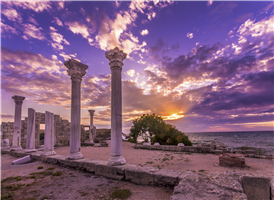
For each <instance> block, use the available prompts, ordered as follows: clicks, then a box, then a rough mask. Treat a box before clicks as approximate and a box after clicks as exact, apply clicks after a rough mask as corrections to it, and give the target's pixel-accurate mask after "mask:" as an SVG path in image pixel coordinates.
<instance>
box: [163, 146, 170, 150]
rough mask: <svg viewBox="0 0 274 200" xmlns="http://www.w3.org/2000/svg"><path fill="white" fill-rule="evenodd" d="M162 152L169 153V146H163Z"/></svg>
mask: <svg viewBox="0 0 274 200" xmlns="http://www.w3.org/2000/svg"><path fill="white" fill-rule="evenodd" d="M162 150H163V151H169V150H170V146H168V145H163V146H162Z"/></svg>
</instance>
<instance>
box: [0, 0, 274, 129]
mask: <svg viewBox="0 0 274 200" xmlns="http://www.w3.org/2000/svg"><path fill="white" fill-rule="evenodd" d="M273 24H274V15H273V2H272V1H266V2H261V1H249V2H247V1H245V2H220V1H213V2H212V1H209V2H206V1H196V2H185V1H175V2H170V1H167V2H164V1H154V2H153V1H148V2H141V1H138V2H137V1H132V2H130V1H126V2H121V1H118V2H115V1H103V2H102V1H101V2H96V1H84V2H78V1H77V2H76V1H72V2H70V1H60V2H57V1H40V2H35V1H30V2H19V1H14V2H7V1H6V2H5V1H1V95H2V96H1V102H2V103H1V104H2V105H1V119H2V121H13V115H14V102H13V100H12V99H11V97H12V96H13V95H21V96H24V97H26V99H25V101H24V103H23V113H22V115H23V117H26V116H27V110H28V108H33V109H35V110H36V111H37V112H45V111H50V112H53V113H55V114H59V115H61V117H62V118H64V119H69V120H70V98H71V80H70V77H69V76H68V74H67V72H66V70H67V69H66V67H65V66H64V65H63V63H64V61H66V60H68V59H70V58H73V59H77V60H79V61H80V62H82V63H83V64H86V65H88V66H89V68H88V69H87V74H86V76H84V77H83V81H82V97H81V104H82V107H81V123H82V124H88V123H89V113H88V110H89V109H94V110H95V116H94V124H95V125H96V126H97V128H103V127H106V128H109V127H110V79H111V77H110V73H111V71H110V67H109V65H108V60H107V58H106V57H105V51H108V50H109V49H112V48H114V47H116V46H118V47H119V48H120V49H123V51H124V52H125V53H127V55H128V56H127V59H126V60H125V61H124V66H123V71H122V79H123V86H122V96H123V132H125V133H128V132H129V128H130V127H131V125H132V123H131V122H132V120H133V119H134V118H135V117H138V116H140V115H142V114H146V113H149V114H152V113H155V114H158V115H161V116H163V118H164V119H165V120H167V122H168V123H172V124H174V125H175V126H176V127H177V128H179V130H181V131H184V132H198V131H245V130H246V131H248V130H253V131H255V130H273V122H274V119H273V116H274V115H273V114H274V99H273V98H274V90H273V85H274V83H273V82H274V67H273V63H274V62H273V61H274V56H273V49H274V47H273V42H274V27H273Z"/></svg>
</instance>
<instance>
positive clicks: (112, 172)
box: [95, 161, 135, 180]
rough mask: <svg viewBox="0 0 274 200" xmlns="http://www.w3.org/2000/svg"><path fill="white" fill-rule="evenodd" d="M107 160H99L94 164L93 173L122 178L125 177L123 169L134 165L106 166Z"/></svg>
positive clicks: (117, 178)
mask: <svg viewBox="0 0 274 200" xmlns="http://www.w3.org/2000/svg"><path fill="white" fill-rule="evenodd" d="M107 163H108V162H107V161H100V162H98V163H96V164H95V174H97V175H101V176H105V177H108V178H112V179H116V180H122V179H124V178H125V169H126V168H130V167H133V166H135V165H130V164H126V165H119V166H108V165H107Z"/></svg>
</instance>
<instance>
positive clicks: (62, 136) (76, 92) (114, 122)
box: [1, 47, 127, 166]
mask: <svg viewBox="0 0 274 200" xmlns="http://www.w3.org/2000/svg"><path fill="white" fill-rule="evenodd" d="M105 56H106V58H107V59H108V60H109V65H110V69H111V148H110V158H109V161H108V165H110V166H112V165H123V164H125V163H126V160H125V158H124V157H123V153H122V66H123V65H124V64H123V61H124V60H125V59H126V57H127V54H126V53H124V52H123V51H122V50H119V48H118V47H115V48H114V49H112V50H110V51H107V52H106V53H105ZM64 65H65V66H66V67H67V69H68V70H67V72H68V75H69V76H70V77H71V122H70V123H69V121H68V120H62V118H61V117H60V116H59V115H54V114H53V113H50V112H48V111H46V113H45V114H44V113H35V110H34V109H32V108H29V109H28V117H27V118H25V120H21V116H22V104H23V101H24V99H25V97H22V96H17V95H15V96H13V97H12V99H13V100H14V102H15V114H14V123H11V122H8V123H5V122H3V123H2V134H1V139H2V140H3V139H7V138H8V139H9V141H11V142H10V143H11V144H12V146H11V151H19V150H22V146H23V147H25V150H24V151H25V152H29V151H36V149H35V148H39V147H40V144H41V141H40V124H41V123H44V124H45V135H44V152H43V153H42V154H43V155H46V156H48V155H54V154H56V153H55V151H54V144H55V145H68V144H69V146H70V153H69V156H68V157H67V159H69V160H78V159H82V158H83V155H82V154H81V151H80V150H81V142H85V141H86V140H87V139H88V140H89V141H88V142H89V143H93V134H94V133H95V131H94V126H93V114H94V112H95V111H94V110H89V112H90V117H91V118H90V129H91V127H92V128H93V131H91V130H90V131H89V134H88V136H87V135H86V133H85V126H83V125H81V124H80V122H81V82H82V78H83V76H85V75H86V69H87V68H88V66H87V65H85V64H83V63H80V62H78V61H77V60H75V59H69V60H68V61H66V62H65V63H64ZM28 124H29V125H28ZM27 126H28V127H27ZM2 148H4V147H2ZM5 148H6V147H5ZM26 148H27V149H26Z"/></svg>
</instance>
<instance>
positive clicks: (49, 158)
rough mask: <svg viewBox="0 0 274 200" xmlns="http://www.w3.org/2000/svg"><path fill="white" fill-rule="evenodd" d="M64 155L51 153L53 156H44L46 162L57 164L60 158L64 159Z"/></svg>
mask: <svg viewBox="0 0 274 200" xmlns="http://www.w3.org/2000/svg"><path fill="white" fill-rule="evenodd" d="M65 159H66V156H63V155H53V156H47V157H46V160H45V161H46V162H47V163H50V164H58V162H59V161H60V160H65Z"/></svg>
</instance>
